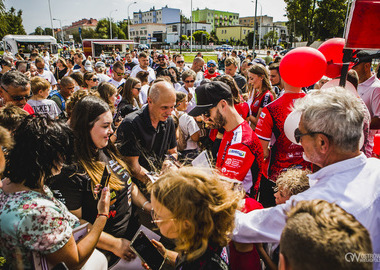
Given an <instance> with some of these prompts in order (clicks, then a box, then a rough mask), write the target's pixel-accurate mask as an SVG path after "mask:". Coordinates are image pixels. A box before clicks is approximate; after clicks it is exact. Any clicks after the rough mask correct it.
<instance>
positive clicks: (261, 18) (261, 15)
mask: <svg viewBox="0 0 380 270" xmlns="http://www.w3.org/2000/svg"><path fill="white" fill-rule="evenodd" d="M259 5H260V29H259V52H260V49H261V26H262V25H263V6H262V5H261V4H260V3H259Z"/></svg>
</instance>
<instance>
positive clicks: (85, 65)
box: [84, 60, 93, 72]
mask: <svg viewBox="0 0 380 270" xmlns="http://www.w3.org/2000/svg"><path fill="white" fill-rule="evenodd" d="M84 69H85V70H86V71H91V72H92V71H93V69H92V64H91V62H90V61H88V60H87V61H86V63H85V64H84Z"/></svg>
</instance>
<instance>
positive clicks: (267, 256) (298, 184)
mask: <svg viewBox="0 0 380 270" xmlns="http://www.w3.org/2000/svg"><path fill="white" fill-rule="evenodd" d="M310 173H311V172H310V171H309V170H301V169H288V170H287V171H285V172H282V173H281V174H280V175H279V177H278V178H277V181H276V186H275V188H274V191H275V194H274V197H275V198H276V204H283V203H285V202H286V201H287V200H289V198H290V197H291V196H293V195H296V194H298V193H301V192H304V191H305V190H307V189H308V188H309V187H310V186H309V178H308V177H307V175H308V174H310ZM265 246H266V250H265V249H264V247H263V245H262V244H258V245H256V247H257V250H258V252H259V253H260V256H261V258H262V259H263V261H264V262H265V264H266V266H267V269H277V264H278V260H279V250H280V247H279V246H277V245H273V244H271V243H270V244H266V245H265Z"/></svg>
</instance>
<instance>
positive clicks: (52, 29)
mask: <svg viewBox="0 0 380 270" xmlns="http://www.w3.org/2000/svg"><path fill="white" fill-rule="evenodd" d="M48 4H49V13H50V24H51V32H52V33H53V38H55V34H54V28H53V17H52V16H51V7H50V0H48Z"/></svg>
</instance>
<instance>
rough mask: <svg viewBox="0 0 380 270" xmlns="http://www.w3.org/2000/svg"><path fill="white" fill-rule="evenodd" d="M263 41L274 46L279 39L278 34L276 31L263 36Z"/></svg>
mask: <svg viewBox="0 0 380 270" xmlns="http://www.w3.org/2000/svg"><path fill="white" fill-rule="evenodd" d="M263 39H264V41H265V43H266V44H267V45H269V46H273V45H274V44H275V43H276V40H277V39H278V33H277V32H276V31H274V30H272V31H269V32H268V33H266V34H265V35H264V36H263Z"/></svg>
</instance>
